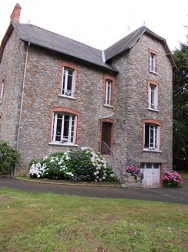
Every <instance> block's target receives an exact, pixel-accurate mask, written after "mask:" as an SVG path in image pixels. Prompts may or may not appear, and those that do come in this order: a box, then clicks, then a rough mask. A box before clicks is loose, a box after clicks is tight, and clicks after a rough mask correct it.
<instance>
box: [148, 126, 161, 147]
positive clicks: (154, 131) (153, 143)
mask: <svg viewBox="0 0 188 252" xmlns="http://www.w3.org/2000/svg"><path fill="white" fill-rule="evenodd" d="M144 133H145V134H144V135H145V137H144V148H145V149H149V150H159V148H160V146H159V142H160V141H159V139H160V127H159V126H158V125H156V124H150V123H146V124H145V132H144Z"/></svg>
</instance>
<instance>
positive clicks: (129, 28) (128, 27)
mask: <svg viewBox="0 0 188 252" xmlns="http://www.w3.org/2000/svg"><path fill="white" fill-rule="evenodd" d="M127 30H128V33H130V32H131V27H130V26H129V25H128V26H127Z"/></svg>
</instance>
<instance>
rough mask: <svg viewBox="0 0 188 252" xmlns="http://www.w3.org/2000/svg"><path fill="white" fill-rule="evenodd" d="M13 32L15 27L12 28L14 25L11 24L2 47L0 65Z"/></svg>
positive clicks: (0, 48) (0, 49)
mask: <svg viewBox="0 0 188 252" xmlns="http://www.w3.org/2000/svg"><path fill="white" fill-rule="evenodd" d="M13 30H14V27H13V26H12V23H10V25H9V26H8V28H7V31H6V33H5V35H4V37H3V39H2V42H1V45H0V63H1V60H2V57H3V52H4V49H5V46H6V43H7V41H8V40H9V38H10V35H11V34H12V32H13Z"/></svg>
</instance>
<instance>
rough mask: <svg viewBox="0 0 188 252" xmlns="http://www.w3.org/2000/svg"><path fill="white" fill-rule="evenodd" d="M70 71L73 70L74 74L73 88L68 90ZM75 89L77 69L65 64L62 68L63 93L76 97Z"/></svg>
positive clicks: (63, 94)
mask: <svg viewBox="0 0 188 252" xmlns="http://www.w3.org/2000/svg"><path fill="white" fill-rule="evenodd" d="M69 71H72V75H71V76H72V82H71V90H68V77H69ZM64 77H65V78H64ZM64 80H65V81H64ZM74 89H75V70H74V69H72V68H70V67H66V66H64V67H63V68H62V86H61V95H62V96H66V97H74Z"/></svg>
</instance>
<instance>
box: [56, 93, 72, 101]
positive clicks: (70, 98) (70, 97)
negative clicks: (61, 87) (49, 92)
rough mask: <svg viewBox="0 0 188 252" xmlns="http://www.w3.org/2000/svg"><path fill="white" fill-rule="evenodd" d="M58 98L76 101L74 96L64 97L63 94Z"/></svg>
mask: <svg viewBox="0 0 188 252" xmlns="http://www.w3.org/2000/svg"><path fill="white" fill-rule="evenodd" d="M58 97H60V98H65V99H69V100H76V98H75V97H73V96H67V95H62V94H58Z"/></svg>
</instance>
